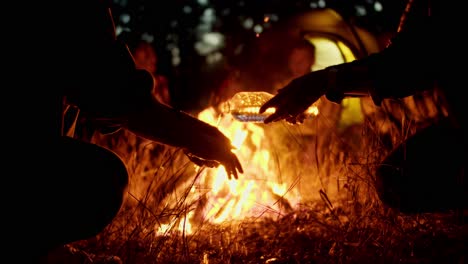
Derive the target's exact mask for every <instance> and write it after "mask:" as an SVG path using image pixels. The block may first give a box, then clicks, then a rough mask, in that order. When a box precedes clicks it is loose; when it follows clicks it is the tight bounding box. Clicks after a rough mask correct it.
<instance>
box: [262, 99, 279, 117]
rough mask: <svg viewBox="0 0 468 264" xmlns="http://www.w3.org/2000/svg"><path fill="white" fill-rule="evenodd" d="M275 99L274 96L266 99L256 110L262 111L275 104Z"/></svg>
mask: <svg viewBox="0 0 468 264" xmlns="http://www.w3.org/2000/svg"><path fill="white" fill-rule="evenodd" d="M275 104H276V103H275V100H274V98H272V99H270V100H269V101H266V103H264V104H263V105H262V106H260V109H259V110H258V113H259V114H262V113H264V112H265V111H266V110H267V109H268V108H271V107H274V106H275Z"/></svg>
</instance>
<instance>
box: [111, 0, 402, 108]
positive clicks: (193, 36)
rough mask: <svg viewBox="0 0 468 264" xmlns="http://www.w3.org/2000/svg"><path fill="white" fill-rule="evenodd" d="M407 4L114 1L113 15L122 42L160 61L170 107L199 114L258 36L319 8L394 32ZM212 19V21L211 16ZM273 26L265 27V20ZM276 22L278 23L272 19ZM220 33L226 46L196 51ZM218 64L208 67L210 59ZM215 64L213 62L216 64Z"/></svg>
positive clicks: (363, 0)
mask: <svg viewBox="0 0 468 264" xmlns="http://www.w3.org/2000/svg"><path fill="white" fill-rule="evenodd" d="M405 4H406V1H405V0H380V1H375V0H307V1H306V0H211V1H210V0H198V1H194V0H191V1H188V0H171V1H157V0H114V1H113V3H112V11H113V14H114V20H115V24H116V28H117V33H118V35H119V36H120V37H122V38H124V39H125V41H126V42H127V43H128V44H129V45H130V46H132V45H135V43H137V42H138V41H147V42H150V43H151V44H152V45H153V47H154V48H155V50H156V53H157V55H158V63H157V64H158V65H157V69H158V70H157V72H158V73H159V74H161V75H164V76H166V77H167V78H168V80H169V90H170V93H171V98H172V101H171V104H172V105H173V106H174V107H176V108H178V109H181V110H199V109H203V108H204V107H206V106H207V102H208V100H209V99H208V98H209V96H210V93H211V91H212V90H213V89H216V87H218V86H219V85H220V84H221V82H222V81H223V79H224V78H225V76H226V74H227V71H228V70H227V69H228V68H229V65H231V64H234V63H235V62H236V60H239V59H245V58H242V57H241V55H242V50H243V48H245V47H246V46H248V45H249V43H250V42H251V41H252V39H254V38H255V36H256V34H257V33H259V32H258V31H255V28H254V27H248V26H245V25H246V24H248V23H247V22H249V21H250V25H260V26H261V27H262V29H263V31H262V32H260V33H259V34H262V33H265V32H266V31H267V30H271V29H273V28H274V27H275V25H276V24H278V23H281V22H282V21H284V20H287V19H288V18H290V17H292V16H294V15H297V14H299V13H301V12H305V11H308V10H311V9H315V8H332V9H335V10H336V11H338V13H340V14H341V15H342V16H343V17H344V18H345V19H347V20H348V21H351V22H352V23H355V24H356V25H358V26H360V27H362V28H364V29H367V30H368V31H370V32H371V33H373V34H375V35H381V34H385V33H387V32H394V31H395V29H396V27H397V25H398V21H399V19H400V14H401V13H402V11H403V9H404V7H405ZM206 14H210V15H206ZM266 16H267V17H270V18H272V19H270V21H268V22H264V17H266ZM273 18H274V19H273ZM208 32H217V33H219V34H220V35H222V36H223V37H224V44H222V45H220V46H218V47H216V48H212V50H211V51H209V52H205V53H200V52H199V51H197V49H196V48H195V46H196V45H197V43H198V44H199V42H200V41H201V38H202V37H201V36H202V35H203V34H204V33H208ZM210 56H211V57H213V58H216V60H215V61H214V62H211V63H209V62H207V59H208V57H210ZM211 61H213V60H211Z"/></svg>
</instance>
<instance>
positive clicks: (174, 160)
mask: <svg viewBox="0 0 468 264" xmlns="http://www.w3.org/2000/svg"><path fill="white" fill-rule="evenodd" d="M327 54H329V52H327ZM322 66H324V65H322ZM436 101H437V95H436V94H428V95H427V96H423V97H418V98H415V97H410V98H406V99H405V100H403V101H401V102H399V103H398V104H396V103H395V102H384V105H383V106H382V107H381V108H380V109H377V108H375V106H374V105H373V103H372V101H371V99H370V98H360V99H351V100H345V101H344V102H343V104H341V105H337V104H334V103H331V102H329V101H327V100H320V101H319V103H318V104H317V105H316V107H317V109H316V110H317V111H316V112H314V114H313V115H312V116H311V117H310V118H308V119H306V120H305V122H304V124H301V125H294V126H293V125H290V124H287V123H286V122H277V123H273V124H268V125H265V124H263V123H261V122H258V123H255V122H240V121H239V120H237V119H236V118H234V117H233V116H232V115H231V114H229V113H226V112H223V111H222V109H221V108H220V107H219V106H218V105H213V106H209V107H208V108H206V109H204V110H203V111H201V112H199V113H196V116H197V117H198V118H199V119H200V120H202V121H205V122H207V123H209V124H211V125H213V126H215V127H217V128H218V129H219V130H220V131H221V132H223V133H224V134H225V135H226V136H227V137H228V138H229V139H230V140H231V142H232V143H233V145H234V146H235V147H236V149H235V150H234V152H235V153H236V154H237V156H238V157H239V159H240V161H241V163H242V165H243V168H244V173H243V174H241V175H239V179H237V180H236V179H232V180H229V179H228V177H227V175H226V172H225V170H224V168H223V167H222V166H220V167H217V168H206V167H198V166H196V165H195V164H194V163H192V162H190V161H189V160H188V158H187V157H186V156H185V155H184V154H183V152H182V151H181V150H180V149H175V148H171V147H168V146H164V145H160V144H157V143H151V142H148V141H146V140H143V139H140V138H137V137H135V136H134V135H133V134H131V133H129V132H127V131H125V130H121V131H119V132H118V133H116V134H113V135H96V136H95V137H94V138H93V141H94V142H95V143H97V144H99V145H103V146H105V147H108V148H110V149H112V150H114V151H115V152H117V153H118V154H119V155H120V156H121V157H122V158H123V159H124V161H125V162H126V164H127V166H128V168H129V171H130V176H131V177H130V185H129V189H128V195H127V197H126V200H125V202H124V205H123V208H122V209H121V211H120V213H119V215H118V216H117V218H116V219H115V220H114V221H113V223H112V224H111V225H110V226H108V227H107V228H106V229H105V230H104V232H102V233H101V234H100V235H99V236H98V237H97V238H94V239H91V240H89V241H81V242H79V243H77V246H79V247H82V248H84V249H86V250H87V251H89V252H93V253H95V254H100V253H103V254H108V255H117V256H119V257H120V258H121V259H122V260H123V261H124V263H128V264H133V263H138V264H140V263H145V264H146V263H148V264H153V263H202V264H208V263H211V264H218V263H219V264H221V263H223V264H224V263H381V262H382V260H384V262H386V263H415V262H418V261H421V260H423V261H426V262H427V256H430V257H432V256H434V254H435V253H434V252H433V251H432V248H434V246H436V247H437V248H438V250H439V252H438V253H437V256H436V257H437V258H442V259H443V258H444V256H445V255H446V254H449V253H450V252H454V251H455V252H457V251H460V252H463V251H464V250H466V246H464V245H465V244H466V235H463V234H466V233H467V232H466V230H465V231H463V230H460V229H459V228H458V227H457V226H456V225H453V221H452V220H453V216H451V215H416V216H403V215H400V214H398V213H396V212H393V211H389V210H386V209H385V208H383V206H382V204H381V203H380V202H379V199H378V198H377V196H376V192H375V189H374V181H375V179H374V176H373V175H374V171H373V170H374V167H375V165H376V164H377V163H378V161H379V160H381V158H382V157H383V156H385V155H386V154H387V153H388V151H389V150H390V149H391V146H393V145H394V144H397V143H398V142H400V141H401V140H403V139H404V138H405V137H407V136H408V135H410V134H411V133H412V131H414V130H415V129H416V127H417V126H418V124H421V123H424V122H426V121H427V120H424V119H422V118H421V117H422V116H429V118H431V117H434V116H436V115H438V114H443V113H444V110H443V109H437V105H438V104H437V103H436ZM421 105H423V106H424V107H421ZM421 111H424V112H421ZM463 232H465V233H463ZM449 238H450V241H451V242H452V243H451V244H450V245H448V246H443V243H442V242H444V241H448V240H449ZM465 255H466V254H465Z"/></svg>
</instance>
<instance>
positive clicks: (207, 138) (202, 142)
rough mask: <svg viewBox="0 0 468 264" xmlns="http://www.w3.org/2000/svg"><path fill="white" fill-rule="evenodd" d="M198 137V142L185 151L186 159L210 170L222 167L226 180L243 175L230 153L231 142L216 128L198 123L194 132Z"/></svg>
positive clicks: (236, 159) (237, 161)
mask: <svg viewBox="0 0 468 264" xmlns="http://www.w3.org/2000/svg"><path fill="white" fill-rule="evenodd" d="M194 131H196V133H197V134H198V135H199V138H198V140H196V141H194V142H192V143H191V144H190V146H188V148H187V149H186V150H185V152H186V155H187V156H188V158H189V159H190V160H191V161H192V162H194V163H195V164H197V165H198V166H207V167H210V168H214V167H218V166H219V165H223V166H224V168H225V169H226V173H227V175H228V178H229V179H231V178H232V177H234V178H235V179H237V178H238V173H243V169H242V165H241V163H240V161H239V159H238V158H237V156H236V155H235V154H234V153H233V152H232V149H233V148H234V147H233V146H232V145H231V141H230V140H229V139H228V138H227V137H226V136H225V135H224V134H223V133H222V132H221V131H219V130H218V129H217V128H216V127H213V126H211V125H208V124H206V123H203V122H202V121H200V123H199V126H196V129H195V130H194Z"/></svg>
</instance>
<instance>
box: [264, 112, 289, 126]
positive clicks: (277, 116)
mask: <svg viewBox="0 0 468 264" xmlns="http://www.w3.org/2000/svg"><path fill="white" fill-rule="evenodd" d="M281 119H284V114H280V113H273V114H271V115H269V116H268V117H267V118H265V120H264V121H263V123H265V124H268V123H272V122H276V121H279V120H281Z"/></svg>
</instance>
